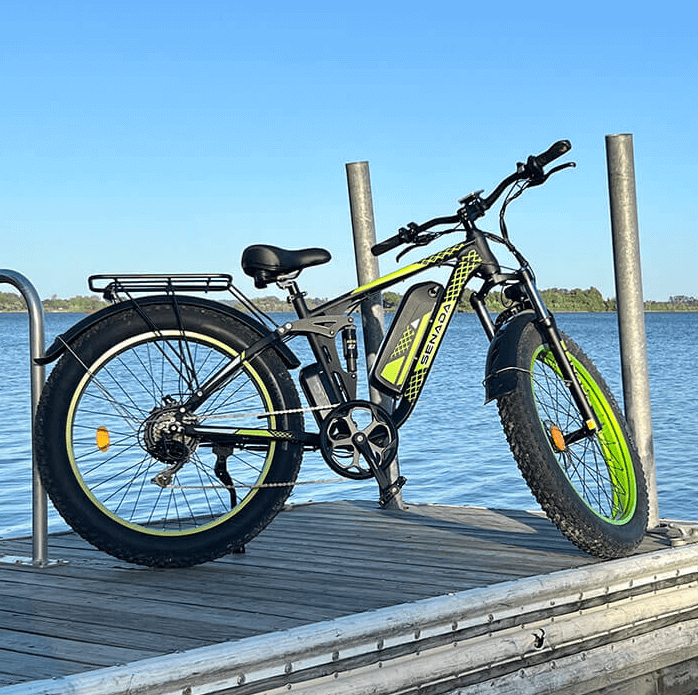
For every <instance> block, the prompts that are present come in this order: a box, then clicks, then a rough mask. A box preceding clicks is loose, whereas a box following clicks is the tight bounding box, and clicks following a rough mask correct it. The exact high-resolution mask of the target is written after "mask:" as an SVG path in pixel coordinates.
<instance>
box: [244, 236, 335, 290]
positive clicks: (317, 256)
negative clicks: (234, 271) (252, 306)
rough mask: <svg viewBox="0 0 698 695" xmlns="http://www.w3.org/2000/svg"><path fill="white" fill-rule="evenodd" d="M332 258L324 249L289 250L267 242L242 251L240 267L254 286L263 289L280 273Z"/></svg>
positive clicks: (285, 273) (307, 266) (325, 261)
mask: <svg viewBox="0 0 698 695" xmlns="http://www.w3.org/2000/svg"><path fill="white" fill-rule="evenodd" d="M331 258H332V256H331V254H330V252H329V251H327V250H325V249H319V248H312V249H299V250H298V251H290V250H288V249H282V248H279V247H278V246H269V245H268V244H254V245H253V246H248V247H247V248H246V249H245V250H244V251H243V252H242V269H243V271H244V272H245V274H246V275H249V276H250V277H253V278H254V286H255V287H256V288H258V289H264V288H265V287H266V286H267V285H269V284H270V283H272V282H276V280H278V279H279V277H281V276H282V275H287V274H288V273H295V272H299V271H301V270H303V268H309V267H310V266H313V265H322V264H323V263H327V262H328V261H329V260H330V259H331Z"/></svg>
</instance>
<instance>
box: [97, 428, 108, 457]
mask: <svg viewBox="0 0 698 695" xmlns="http://www.w3.org/2000/svg"><path fill="white" fill-rule="evenodd" d="M97 447H98V448H99V450H100V451H107V450H108V449H109V430H108V429H107V428H106V427H98V428H97Z"/></svg>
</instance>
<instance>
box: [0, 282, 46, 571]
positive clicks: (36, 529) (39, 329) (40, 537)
mask: <svg viewBox="0 0 698 695" xmlns="http://www.w3.org/2000/svg"><path fill="white" fill-rule="evenodd" d="M0 282H3V283H9V284H11V285H14V286H15V287H16V288H17V289H18V290H19V291H20V293H21V294H22V296H23V297H24V301H25V302H26V304H27V309H28V310H29V359H30V371H31V403H32V423H31V433H32V558H31V560H29V559H28V558H27V559H26V560H25V559H24V558H15V557H13V558H11V561H12V562H13V563H14V564H21V563H23V562H27V563H29V562H30V563H31V564H32V565H34V566H37V567H46V566H48V565H49V564H50V563H49V561H48V559H47V554H48V553H47V545H48V500H47V497H46V491H45V490H44V487H43V485H42V483H41V479H40V478H39V473H38V471H37V468H36V455H35V445H34V415H35V414H36V408H37V406H38V404H39V398H40V396H41V390H42V389H43V387H44V380H45V372H44V367H43V366H42V365H39V364H36V361H35V359H36V358H37V357H43V355H44V345H45V342H44V308H43V306H42V304H41V300H40V299H39V295H38V293H37V291H36V289H35V288H34V285H32V284H31V282H29V280H27V278H26V277H24V275H22V274H21V273H17V272H16V271H14V270H0ZM0 561H5V562H7V561H8V558H6V557H5V558H2V557H0Z"/></svg>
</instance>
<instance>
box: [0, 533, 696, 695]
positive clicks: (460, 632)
mask: <svg viewBox="0 0 698 695" xmlns="http://www.w3.org/2000/svg"><path fill="white" fill-rule="evenodd" d="M697 586H698V546H695V545H689V546H685V547H681V548H674V549H670V550H662V551H659V552H654V553H648V554H643V555H636V556H633V557H631V558H626V559H621V560H613V561H608V562H603V563H598V564H594V565H590V566H587V567H583V568H581V569H572V570H564V571H560V572H553V573H551V574H548V575H539V576H536V577H531V578H527V579H520V580H516V581H508V582H503V583H501V584H496V585H493V586H490V587H487V588H481V589H472V590H468V591H463V592H459V593H455V594H450V595H445V596H438V597H435V598H431V599H425V600H421V601H416V602H414V603H408V604H401V605H398V606H395V607H391V608H383V609H379V610H376V611H371V612H366V613H359V614H356V615H352V616H347V617H342V618H338V619H335V620H330V621H324V622H320V623H315V624H312V625H306V626H302V627H298V628H293V629H290V630H286V631H281V632H275V633H269V634H265V635H262V636H257V637H250V638H246V639H241V640H238V641H234V642H226V643H221V644H217V645H214V646H210V647H202V648H199V649H194V650H191V651H187V652H182V653H179V654H171V655H167V656H163V657H158V658H152V659H145V660H142V661H137V662H134V663H131V664H126V665H124V666H115V667H110V668H106V669H101V670H98V671H91V672H88V673H83V674H76V675H73V676H67V677H64V678H59V679H52V680H44V681H34V682H29V683H22V684H18V685H11V686H7V687H5V688H0V693H1V694H2V695H38V694H39V693H41V694H43V695H53V694H56V695H58V694H59V693H60V694H61V695H66V694H68V693H70V694H74V695H83V694H84V695H88V694H89V695H106V694H107V693H108V694H109V695H122V694H123V695H126V694H128V695H163V694H172V695H175V694H176V695H204V694H213V693H218V694H222V693H229V694H236V695H248V694H251V693H270V694H275V693H278V694H280V693H288V692H292V693H303V694H304V695H315V694H317V695H320V694H323V695H325V694H327V693H332V694H336V695H362V694H368V693H371V694H372V695H381V694H386V695H387V694H389V693H390V694H392V693H413V692H414V693H416V692H419V693H420V695H432V694H434V695H435V694H437V693H464V694H465V693H467V694H468V695H470V694H471V693H472V694H478V693H485V692H488V693H492V692H496V693H517V694H524V695H525V694H528V693H530V694H531V695H533V694H535V695H540V694H541V693H556V692H574V693H593V692H605V693H611V692H612V693H621V692H623V693H625V692H628V693H630V692H632V693H634V694H635V695H640V694H641V693H650V692H652V693H655V692H665V690H664V685H662V687H661V688H658V687H656V683H655V680H656V679H657V678H661V677H663V676H662V675H661V674H662V669H664V670H665V673H666V674H670V676H671V677H672V678H674V681H673V684H672V689H671V690H666V692H672V693H676V694H677V695H679V694H680V693H689V692H695V689H696V688H698V685H697V684H696V681H695V680H693V678H694V677H695V676H696V675H697V673H696V671H695V664H696V663H698V659H696V657H698V588H697ZM691 660H695V661H693V662H692V661H691ZM676 665H680V666H678V667H677V668H674V669H673V670H672V667H674V666H676ZM667 669H668V670H667ZM677 674H679V675H677ZM680 674H683V675H680ZM667 677H669V676H667ZM681 682H683V685H681ZM624 684H625V685H624Z"/></svg>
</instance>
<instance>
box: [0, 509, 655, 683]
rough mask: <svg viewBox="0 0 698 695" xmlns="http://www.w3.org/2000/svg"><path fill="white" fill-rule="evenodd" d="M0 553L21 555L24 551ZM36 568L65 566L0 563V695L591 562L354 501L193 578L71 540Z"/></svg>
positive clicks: (507, 515) (531, 539) (533, 537)
mask: <svg viewBox="0 0 698 695" xmlns="http://www.w3.org/2000/svg"><path fill="white" fill-rule="evenodd" d="M661 547H665V546H664V545H663V542H662V541H659V540H657V539H650V538H648V539H647V540H646V541H645V543H643V545H642V547H641V549H640V550H641V551H642V552H647V551H651V550H657V549H659V548H661ZM0 553H3V554H4V555H8V556H27V555H30V554H31V539H2V540H0ZM49 557H50V558H51V559H57V558H62V559H65V560H67V561H68V564H66V565H60V566H53V567H50V568H46V569H39V568H36V567H33V566H31V565H19V564H18V565H13V564H0V599H1V606H0V684H8V683H15V682H21V681H26V680H35V679H38V678H46V677H55V676H61V675H67V674H70V673H77V672H81V671H85V670H89V669H93V668H98V667H100V666H105V665H110V664H116V663H120V662H124V661H128V660H133V659H139V658H144V657H145V656H153V655H158V654H166V653H171V652H174V651H179V650H182V649H190V648H192V647H196V646H204V645H206V644H215V643H218V642H222V641H226V640H236V639H240V638H243V637H247V636H252V635H259V634H265V633H270V632H275V631H278V630H283V629H287V628H290V627H294V626H298V625H304V624H309V623H313V622H318V621H322V620H328V619H331V618H336V617H340V616H343V615H350V614H353V613H357V612H362V611H367V610H372V609H377V608H382V607H386V606H391V605H397V604H400V603H404V602H410V601H415V600H418V599H423V598H429V597H431V596H437V595H441V594H445V593H449V592H456V591H462V590H465V589H472V588H476V587H484V586H489V585H491V584H496V583H498V582H502V581H507V580H510V579H517V578H522V577H527V576H534V575H538V574H546V573H549V572H553V571H556V570H559V569H567V568H571V567H582V566H585V565H588V564H590V563H595V562H599V561H598V560H597V559H595V558H592V557H589V556H588V555H585V554H584V553H582V552H581V551H579V550H578V549H577V548H575V547H574V546H573V545H571V544H570V543H569V542H568V541H567V540H566V539H564V537H563V536H562V535H561V534H560V533H559V531H557V529H555V527H554V526H553V525H552V524H551V523H550V522H549V521H548V520H547V519H546V518H545V517H544V516H541V515H540V514H536V513H531V512H519V511H507V510H489V509H481V508H466V507H442V506H433V505H410V507H409V509H407V510H405V511H394V510H381V509H380V508H378V506H377V505H376V504H375V503H373V502H363V501H359V502H347V501H343V502H327V503H314V504H303V505H297V506H292V507H288V508H287V509H286V510H284V511H283V512H282V513H281V514H279V516H278V517H277V518H276V519H275V520H274V522H273V523H272V524H271V525H270V526H269V527H268V528H267V529H266V530H265V531H264V532H263V533H262V534H261V535H260V536H259V537H258V538H256V539H255V540H254V541H252V542H251V543H250V544H249V545H248V547H247V552H246V553H244V554H239V555H230V556H227V557H225V558H221V559H220V560H216V561H215V562H210V563H207V564H205V565H201V566H198V567H193V568H187V569H172V570H163V569H153V568H146V567H138V566H135V565H130V564H128V563H124V562H121V561H119V560H116V559H114V558H112V557H110V556H108V555H105V554H104V553H101V552H99V551H97V550H95V549H94V548H92V547H91V546H90V545H89V544H87V543H86V542H85V541H83V540H82V539H81V538H79V537H78V536H77V535H75V534H73V533H60V534H55V535H52V536H51V538H50V542H49Z"/></svg>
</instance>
